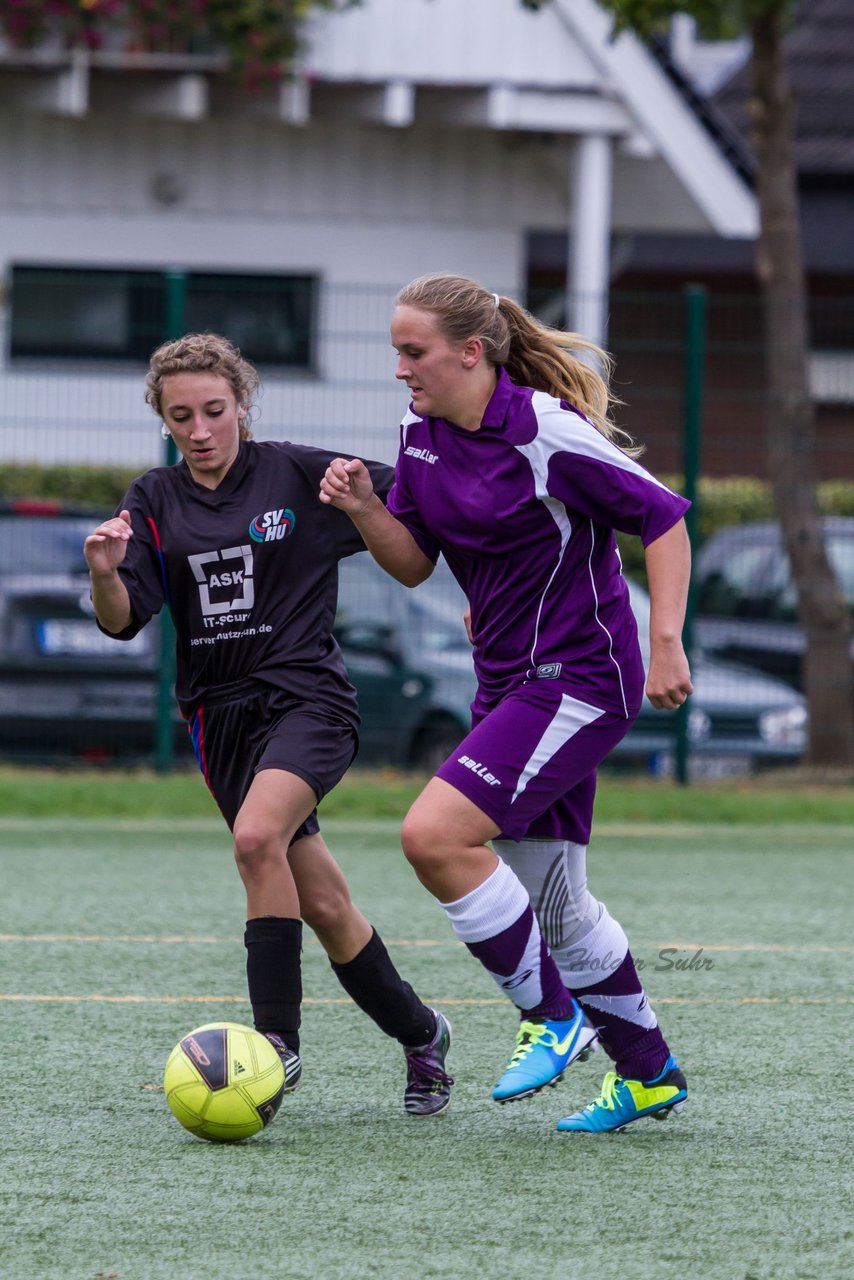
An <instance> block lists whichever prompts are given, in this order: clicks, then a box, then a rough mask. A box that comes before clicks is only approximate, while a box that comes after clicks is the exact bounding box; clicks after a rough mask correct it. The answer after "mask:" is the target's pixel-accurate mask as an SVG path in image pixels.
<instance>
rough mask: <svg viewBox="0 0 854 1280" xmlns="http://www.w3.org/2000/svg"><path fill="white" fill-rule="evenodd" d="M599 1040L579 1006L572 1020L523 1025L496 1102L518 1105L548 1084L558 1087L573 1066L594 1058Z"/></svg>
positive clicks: (500, 1083)
mask: <svg viewBox="0 0 854 1280" xmlns="http://www.w3.org/2000/svg"><path fill="white" fill-rule="evenodd" d="M597 1039H598V1036H597V1033H596V1030H595V1028H594V1027H591V1025H590V1023H589V1022H588V1021H587V1020H586V1018H585V1016H584V1010H583V1009H582V1008H581V1006H580V1005H579V1004H575V1005H574V1013H573V1016H572V1017H571V1018H566V1019H560V1020H559V1019H553V1018H548V1019H544V1020H542V1021H537V1022H534V1021H525V1022H523V1023H522V1025H521V1026H520V1027H519V1034H518V1036H517V1037H516V1048H515V1050H514V1051H513V1056H512V1058H511V1059H510V1061H509V1062H508V1064H507V1070H506V1071H505V1072H504V1075H503V1076H502V1077H501V1079H500V1080H499V1081H498V1084H497V1085H496V1086H495V1088H494V1089H493V1090H492V1096H493V1098H494V1099H495V1101H496V1102H502V1103H503V1102H518V1101H520V1100H521V1099H522V1098H530V1097H531V1095H532V1094H534V1093H537V1092H538V1091H539V1090H540V1089H542V1088H544V1087H545V1086H546V1085H547V1084H549V1085H556V1084H557V1083H558V1082H559V1081H560V1080H561V1079H562V1078H563V1073H564V1071H565V1070H566V1068H567V1067H568V1066H569V1064H570V1063H571V1062H575V1061H576V1059H578V1060H580V1061H582V1062H583V1061H584V1059H585V1058H587V1057H589V1056H590V1054H591V1053H592V1052H593V1050H594V1049H595V1047H596V1041H597Z"/></svg>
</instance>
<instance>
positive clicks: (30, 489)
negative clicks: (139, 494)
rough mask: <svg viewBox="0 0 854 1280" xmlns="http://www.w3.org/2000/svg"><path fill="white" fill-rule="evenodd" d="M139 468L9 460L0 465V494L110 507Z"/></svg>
mask: <svg viewBox="0 0 854 1280" xmlns="http://www.w3.org/2000/svg"><path fill="white" fill-rule="evenodd" d="M138 474H139V472H138V471H135V470H127V469H125V468H122V467H41V466H38V465H36V464H33V465H28V466H23V465H21V464H19V463H12V464H10V465H8V466H4V467H2V468H0V498H58V499H61V500H62V501H63V502H85V503H89V504H94V505H96V506H102V507H108V508H109V509H110V510H111V511H112V510H113V508H114V507H115V506H116V505H117V504H118V503H119V502H120V501H121V499H122V498H123V497H124V495H125V492H126V491H127V487H128V485H129V484H130V482H131V480H132V479H133V478H134V476H136V475H138Z"/></svg>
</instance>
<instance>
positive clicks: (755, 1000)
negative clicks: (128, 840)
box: [0, 993, 854, 1006]
mask: <svg viewBox="0 0 854 1280" xmlns="http://www.w3.org/2000/svg"><path fill="white" fill-rule="evenodd" d="M0 1003H6V1004H246V1003H247V1000H246V997H245V996H137V995H133V996H106V995H99V994H90V995H76V996H75V995H65V996H49V995H39V994H30V995H26V994H17V993H15V994H13V993H9V994H2V993H0ZM302 1003H303V1004H318V1005H320V1004H351V1003H352V1001H351V1000H350V999H349V997H347V996H329V997H312V996H307V997H305V998H304V999H303V1002H302ZM427 1003H428V1004H429V1005H431V1006H432V1005H437V1004H439V1005H505V1006H506V1005H507V1000H506V999H505V998H504V997H502V996H496V997H494V998H486V999H484V998H481V997H478V998H471V999H470V998H468V997H457V996H430V998H429V999H428V1000H427ZM655 1003H656V1005H660V1004H679V1005H744V1004H799V1005H800V1004H817V1005H847V1004H854V996H700V997H693V996H663V997H657V998H656V1001H655Z"/></svg>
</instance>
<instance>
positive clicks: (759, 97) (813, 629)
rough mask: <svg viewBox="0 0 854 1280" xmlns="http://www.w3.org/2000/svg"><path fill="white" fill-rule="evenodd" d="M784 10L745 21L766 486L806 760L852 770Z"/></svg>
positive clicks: (846, 662) (851, 718)
mask: <svg viewBox="0 0 854 1280" xmlns="http://www.w3.org/2000/svg"><path fill="white" fill-rule="evenodd" d="M782 27H783V16H782V13H781V8H780V7H779V6H778V7H777V8H776V9H768V10H766V11H765V12H764V13H762V14H761V15H760V16H758V17H756V18H754V19H753V20H752V21H751V24H750V28H751V35H752V38H753V93H754V96H753V99H752V101H751V104H750V107H751V116H752V123H753V126H754V130H755V144H756V151H757V155H758V158H759V165H758V195H759V208H760V222H761V230H760V234H759V240H758V249H757V252H758V259H757V271H758V274H759V280H760V287H761V291H762V307H763V314H764V321H765V348H766V372H767V379H768V396H767V406H768V407H767V421H766V435H767V447H768V459H769V468H770V477H771V484H772V487H773V492H774V501H775V507H776V511H777V515H778V517H779V520H780V525H781V529H782V535H783V542H784V545H785V548H786V551H787V552H788V555H789V560H790V563H791V566H792V576H793V579H794V583H795V587H796V589H797V593H798V612H799V616H800V620H801V624H802V626H803V629H804V633H805V637H806V654H805V658H804V688H805V691H806V696H807V702H808V705H809V716H810V733H809V747H808V751H807V756H806V761H805V763H806V764H807V765H808V766H814V767H818V768H827V767H834V768H841V769H850V768H854V665H852V659H851V636H852V625H851V618H850V616H849V614H848V611H847V609H846V607H845V602H844V600H843V597H842V593H841V591H840V588H839V584H838V582H837V581H836V577H835V574H834V572H833V568H832V566H831V564H830V562H829V560H828V556H827V550H826V547H825V542H824V537H823V534H822V528H821V523H820V517H819V510H818V502H817V498H816V486H815V466H814V457H813V448H814V415H813V406H812V401H811V399H810V394H809V387H808V376H807V351H808V333H807V315H806V285H805V279H804V271H803V264H802V258H801V245H800V227H799V220H798V195H797V176H796V167H795V154H794V138H795V129H794V101H793V94H792V89H791V85H790V83H789V77H788V73H787V69H786V64H785V59H784V54H783V29H782Z"/></svg>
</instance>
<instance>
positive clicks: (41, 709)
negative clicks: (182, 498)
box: [0, 500, 187, 761]
mask: <svg viewBox="0 0 854 1280" xmlns="http://www.w3.org/2000/svg"><path fill="white" fill-rule="evenodd" d="M106 514H109V513H108V512H105V511H104V510H103V509H101V508H94V507H87V506H72V505H68V504H64V503H61V502H50V501H30V500H27V501H7V502H2V503H0V754H2V755H3V756H4V757H5V758H7V759H9V758H12V759H17V760H36V761H38V760H54V759H67V758H68V757H75V756H76V757H78V758H84V759H90V760H103V759H110V758H112V757H114V756H122V757H125V758H128V757H135V756H139V757H143V756H145V755H147V754H148V753H149V752H150V751H151V749H152V745H153V742H154V721H155V714H156V690H155V677H154V671H155V665H156V659H157V649H158V645H159V630H158V628H157V626H156V625H155V626H151V627H147V628H146V629H145V630H144V631H143V632H141V633H140V634H139V635H138V636H136V637H135V638H134V639H133V640H130V641H127V642H126V643H122V644H117V643H116V641H114V640H111V639H110V638H109V637H108V636H105V635H104V634H103V633H102V632H101V631H99V629H98V627H97V625H96V623H95V615H94V611H93V609H92V603H91V601H90V599H89V575H88V572H87V569H86V562H85V560H84V558H83V540H84V538H85V537H86V535H87V534H89V533H91V532H92V529H93V528H94V527H95V525H96V524H97V523H98V522H99V521H100V520H102V519H104V517H105V515H106ZM175 729H176V743H177V744H178V745H179V747H183V748H185V749H186V744H185V740H186V738H187V733H186V730H185V729H184V727H183V722H176V726H175Z"/></svg>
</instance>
